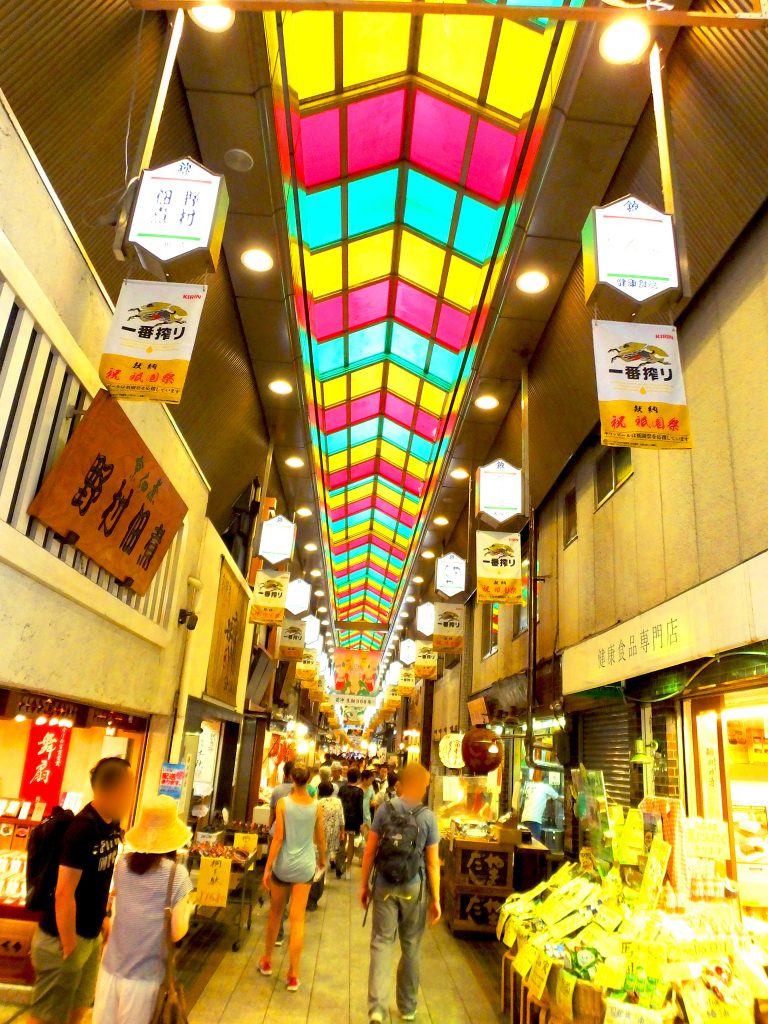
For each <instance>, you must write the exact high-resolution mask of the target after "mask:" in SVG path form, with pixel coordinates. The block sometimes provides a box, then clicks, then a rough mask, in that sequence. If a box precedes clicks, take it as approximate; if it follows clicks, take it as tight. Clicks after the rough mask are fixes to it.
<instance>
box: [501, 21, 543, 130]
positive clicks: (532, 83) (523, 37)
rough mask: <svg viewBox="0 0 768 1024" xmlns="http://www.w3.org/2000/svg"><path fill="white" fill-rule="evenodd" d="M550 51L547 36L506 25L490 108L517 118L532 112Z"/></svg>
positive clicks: (502, 31)
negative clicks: (548, 51) (548, 50)
mask: <svg viewBox="0 0 768 1024" xmlns="http://www.w3.org/2000/svg"><path fill="white" fill-rule="evenodd" d="M548 47H549V37H548V35H545V34H544V33H540V32H532V31H531V30H530V29H529V28H526V27H525V26H524V25H516V24H513V23H512V22H511V21H505V22H504V24H503V25H502V26H501V37H500V39H499V46H498V50H497V51H496V60H495V62H494V65H493V73H492V74H491V84H490V87H489V89H488V103H489V104H490V106H492V107H497V108H498V109H499V110H503V111H505V113H507V114H511V115H512V116H513V117H516V118H520V117H522V116H523V115H524V114H527V113H528V111H529V110H531V109H532V107H533V101H534V99H535V98H536V91H537V89H538V87H539V82H540V80H541V69H542V67H543V66H544V62H545V60H546V53H547V49H548Z"/></svg>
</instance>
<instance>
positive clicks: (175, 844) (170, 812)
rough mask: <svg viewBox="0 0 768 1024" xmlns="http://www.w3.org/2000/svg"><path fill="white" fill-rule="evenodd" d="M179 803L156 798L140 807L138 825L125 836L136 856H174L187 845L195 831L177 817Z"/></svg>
mask: <svg viewBox="0 0 768 1024" xmlns="http://www.w3.org/2000/svg"><path fill="white" fill-rule="evenodd" d="M176 812H177V807H176V801H175V800H173V799H172V798H171V797H169V796H157V797H154V798H153V799H152V800H148V801H147V802H146V803H145V804H144V806H143V807H142V808H141V813H140V814H139V821H138V824H136V825H134V826H133V828H130V829H128V831H127V832H126V833H125V842H126V845H127V846H129V847H130V848H131V850H134V851H135V852H136V853H173V852H174V851H175V850H178V849H180V848H181V847H182V846H184V844H185V843H188V842H189V840H190V838H191V837H192V830H191V829H189V828H187V826H186V825H185V824H184V822H183V821H182V820H181V818H179V817H178V815H177V813H176Z"/></svg>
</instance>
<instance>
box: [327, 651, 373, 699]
mask: <svg viewBox="0 0 768 1024" xmlns="http://www.w3.org/2000/svg"><path fill="white" fill-rule="evenodd" d="M333 661H334V665H335V667H336V683H335V689H336V692H337V693H351V694H358V693H361V694H365V693H375V691H376V689H377V686H376V678H377V676H378V674H379V665H380V664H381V652H380V651H359V650H337V651H336V653H335V654H334V656H333Z"/></svg>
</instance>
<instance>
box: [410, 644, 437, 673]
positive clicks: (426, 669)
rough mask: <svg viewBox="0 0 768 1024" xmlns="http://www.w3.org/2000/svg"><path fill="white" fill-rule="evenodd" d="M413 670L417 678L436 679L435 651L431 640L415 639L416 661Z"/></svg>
mask: <svg viewBox="0 0 768 1024" xmlns="http://www.w3.org/2000/svg"><path fill="white" fill-rule="evenodd" d="M413 670H414V674H415V676H416V678H417V679H437V651H436V650H435V648H434V646H433V645H432V643H431V642H430V643H425V642H424V641H422V640H417V641H416V661H415V663H414V666H413Z"/></svg>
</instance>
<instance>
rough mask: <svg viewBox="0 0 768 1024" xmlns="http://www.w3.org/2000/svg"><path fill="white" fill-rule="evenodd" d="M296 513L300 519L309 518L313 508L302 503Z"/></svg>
mask: <svg viewBox="0 0 768 1024" xmlns="http://www.w3.org/2000/svg"><path fill="white" fill-rule="evenodd" d="M296 515H297V516H298V517H299V519H309V517H310V516H311V515H312V509H311V508H307V506H306V505H300V506H299V507H298V508H297V509H296Z"/></svg>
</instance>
